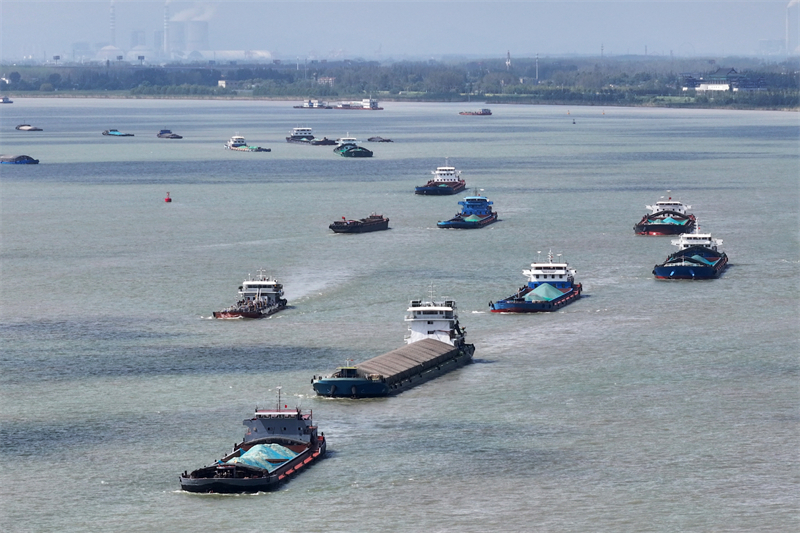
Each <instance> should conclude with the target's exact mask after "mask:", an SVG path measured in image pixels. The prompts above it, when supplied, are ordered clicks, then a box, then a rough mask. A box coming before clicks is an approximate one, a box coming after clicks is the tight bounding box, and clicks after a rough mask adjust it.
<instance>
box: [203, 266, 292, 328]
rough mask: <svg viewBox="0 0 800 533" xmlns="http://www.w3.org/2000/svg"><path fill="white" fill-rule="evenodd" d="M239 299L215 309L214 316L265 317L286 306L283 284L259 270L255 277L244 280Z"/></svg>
mask: <svg viewBox="0 0 800 533" xmlns="http://www.w3.org/2000/svg"><path fill="white" fill-rule="evenodd" d="M239 297H240V299H239V301H238V302H236V305H232V306H231V307H228V308H226V309H223V310H222V311H214V318H264V317H267V316H269V315H272V314H274V313H277V312H278V311H280V310H282V309H285V308H286V300H285V299H284V298H283V285H282V284H281V283H280V282H278V280H276V279H274V278H271V277H269V276H266V275H265V271H264V270H263V269H259V270H258V274H257V275H256V277H255V278H250V277H248V279H246V280H244V282H242V285H241V286H240V287H239Z"/></svg>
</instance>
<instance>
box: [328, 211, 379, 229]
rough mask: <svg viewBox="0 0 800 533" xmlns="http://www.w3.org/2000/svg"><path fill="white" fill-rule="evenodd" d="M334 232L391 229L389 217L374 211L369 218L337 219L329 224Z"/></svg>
mask: <svg viewBox="0 0 800 533" xmlns="http://www.w3.org/2000/svg"><path fill="white" fill-rule="evenodd" d="M328 227H329V228H330V229H332V230H333V232H334V233H368V232H370V231H381V230H385V229H389V219H388V218H386V217H385V216H383V215H378V214H376V213H372V214H371V215H370V216H368V217H367V218H362V219H360V220H348V219H347V218H346V217H342V220H336V221H335V222H333V224H331V225H330V226H328Z"/></svg>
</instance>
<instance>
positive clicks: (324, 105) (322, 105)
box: [292, 100, 333, 109]
mask: <svg viewBox="0 0 800 533" xmlns="http://www.w3.org/2000/svg"><path fill="white" fill-rule="evenodd" d="M292 107H294V108H295V109H333V106H329V105H328V102H323V101H322V100H306V101H305V102H303V103H302V104H300V105H296V106H292Z"/></svg>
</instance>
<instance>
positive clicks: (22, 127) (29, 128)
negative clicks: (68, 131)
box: [14, 124, 44, 131]
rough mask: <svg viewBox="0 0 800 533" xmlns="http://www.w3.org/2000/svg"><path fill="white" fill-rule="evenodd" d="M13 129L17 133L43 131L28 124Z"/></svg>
mask: <svg viewBox="0 0 800 533" xmlns="http://www.w3.org/2000/svg"><path fill="white" fill-rule="evenodd" d="M14 129H15V130H19V131H44V130H43V129H42V128H37V127H36V126H31V125H30V124H20V125H18V126H17V127H15V128H14Z"/></svg>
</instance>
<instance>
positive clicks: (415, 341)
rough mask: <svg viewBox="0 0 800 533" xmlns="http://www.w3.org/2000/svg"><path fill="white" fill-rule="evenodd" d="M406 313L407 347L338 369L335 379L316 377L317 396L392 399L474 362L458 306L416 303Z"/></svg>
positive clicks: (333, 375) (473, 347) (448, 303)
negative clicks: (457, 311)
mask: <svg viewBox="0 0 800 533" xmlns="http://www.w3.org/2000/svg"><path fill="white" fill-rule="evenodd" d="M408 311H409V314H408V315H406V318H405V320H406V322H409V328H408V329H409V333H410V334H409V335H408V337H407V338H406V342H407V343H408V344H406V345H405V346H403V347H402V348H398V349H396V350H392V351H391V352H388V353H385V354H383V355H379V356H378V357H374V358H372V359H369V360H367V361H364V362H363V363H359V364H357V365H352V366H343V367H339V368H337V369H336V371H335V372H334V373H333V374H332V375H331V376H328V377H322V376H314V378H313V379H312V380H311V383H312V385H313V387H314V391H315V392H316V393H317V394H318V395H320V396H329V397H334V398H337V397H338V398H371V397H377V396H388V395H391V394H397V393H399V392H402V391H404V390H406V389H410V388H411V387H414V386H416V385H419V384H420V383H424V382H426V381H428V380H430V379H433V378H435V377H437V376H440V375H442V374H444V373H446V372H450V371H451V370H455V369H456V368H459V367H461V366H463V365H465V364H467V363H469V362H471V361H472V355H473V354H474V353H475V346H474V345H472V344H467V343H466V342H465V335H466V331H465V330H463V329H461V327H460V326H459V324H458V315H457V314H456V306H455V302H454V301H452V300H445V301H444V302H442V303H435V302H422V301H421V300H414V301H412V302H411V306H410V307H409V308H408Z"/></svg>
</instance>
